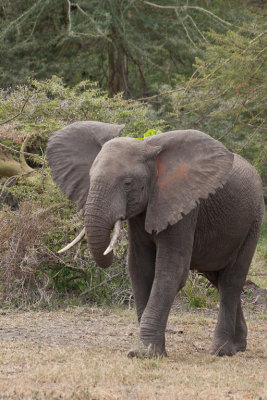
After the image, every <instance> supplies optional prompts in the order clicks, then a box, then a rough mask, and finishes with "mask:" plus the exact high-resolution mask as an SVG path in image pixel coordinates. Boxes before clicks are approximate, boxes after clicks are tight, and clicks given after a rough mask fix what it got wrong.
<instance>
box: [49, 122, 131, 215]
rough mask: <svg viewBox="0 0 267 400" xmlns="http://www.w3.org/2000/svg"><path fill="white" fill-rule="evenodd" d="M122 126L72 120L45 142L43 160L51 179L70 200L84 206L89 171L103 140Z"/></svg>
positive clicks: (114, 134) (115, 133)
mask: <svg viewBox="0 0 267 400" xmlns="http://www.w3.org/2000/svg"><path fill="white" fill-rule="evenodd" d="M123 128H124V125H113V124H105V123H103V122H95V121H81V122H75V123H73V124H71V125H69V126H67V127H65V128H63V129H60V130H59V131H57V132H55V133H54V134H53V135H52V136H51V138H50V139H49V141H48V145H47V150H46V154H47V159H48V162H49V165H50V168H51V171H52V178H53V179H54V181H55V182H56V184H57V185H58V186H59V187H60V189H61V190H62V192H63V193H64V194H66V195H67V197H68V198H69V199H70V200H73V201H78V209H81V208H83V206H84V205H85V202H86V199H87V195H88V191H89V186H90V180H89V171H90V168H91V165H92V164H93V161H94V159H95V158H96V156H97V154H98V153H99V151H100V150H101V147H102V146H103V144H104V143H105V142H107V141H108V140H110V139H113V138H115V137H116V136H119V134H120V132H121V130H122V129H123Z"/></svg>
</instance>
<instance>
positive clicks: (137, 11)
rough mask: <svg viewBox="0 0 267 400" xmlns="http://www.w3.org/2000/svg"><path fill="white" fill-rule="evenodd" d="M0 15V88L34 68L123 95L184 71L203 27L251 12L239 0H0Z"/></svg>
mask: <svg viewBox="0 0 267 400" xmlns="http://www.w3.org/2000/svg"><path fill="white" fill-rule="evenodd" d="M240 5H241V7H240ZM0 17H2V18H0V21H1V22H0V38H1V40H0V58H1V61H2V63H1V68H0V76H2V80H1V86H2V87H8V86H9V85H12V86H14V85H15V84H18V83H21V82H23V83H24V82H25V80H26V78H27V77H28V76H29V75H30V74H31V73H32V72H34V74H35V76H36V78H37V79H46V78H49V77H51V75H58V76H60V77H63V78H64V80H65V81H66V82H67V83H68V84H69V85H71V86H73V85H76V84H77V83H79V82H80V81H83V80H84V79H86V80H88V79H89V80H93V81H94V80H95V81H98V82H99V83H100V85H101V87H102V88H104V89H107V90H108V91H109V95H110V96H113V95H114V94H116V93H118V92H120V91H123V92H124V94H125V96H126V97H136V96H147V95H148V94H149V93H151V92H152V91H155V90H157V89H158V87H159V86H160V85H162V84H171V85H172V83H173V79H175V76H176V75H177V74H183V75H187V76H189V75H190V74H191V73H192V71H193V68H192V64H193V61H194V58H195V56H196V55H200V54H201V49H202V44H203V43H205V42H206V41H207V40H208V37H207V35H206V33H207V32H208V30H209V29H210V28H213V29H216V31H217V32H223V31H225V30H227V29H232V28H233V27H234V25H235V24H236V23H238V24H239V22H240V20H246V19H248V18H251V16H250V13H249V11H248V10H247V8H246V7H242V1H240V0H238V1H237V0H228V1H221V0H213V1H212V2H207V1H206V0H200V1H198V2H197V6H195V2H194V1H191V0H190V1H188V0H182V1H176V0H174V1H169V0H163V1H160V2H159V3H157V2H151V1H144V0H138V1H130V2H129V1H128V0H90V1H87V0H79V1H77V2H74V1H71V0H45V1H44V0H26V1H23V2H22V1H20V0H3V1H2V2H1V6H0Z"/></svg>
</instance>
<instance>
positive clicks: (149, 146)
mask: <svg viewBox="0 0 267 400" xmlns="http://www.w3.org/2000/svg"><path fill="white" fill-rule="evenodd" d="M122 129H123V126H120V125H111V124H104V123H100V122H89V121H85V122H77V123H74V124H72V125H70V126H67V127H66V128H64V129H61V130H60V131H57V132H56V133H55V134H54V135H52V137H51V138H50V140H49V143H48V148H47V157H48V161H49V164H50V167H51V170H52V176H53V179H54V180H55V182H56V183H57V185H58V186H59V187H60V188H61V189H62V191H63V192H64V193H65V194H66V195H67V196H68V197H69V198H70V199H71V200H75V201H77V202H78V206H79V208H80V209H83V211H84V225H85V232H86V237H87V242H88V246H89V249H90V250H91V252H92V254H93V257H94V259H95V261H96V263H97V264H98V265H99V266H100V267H102V268H107V267H108V266H110V265H111V263H112V248H113V246H114V243H112V244H111V245H110V246H109V241H110V232H111V230H112V229H113V227H114V226H115V227H116V230H118V228H119V225H120V221H121V220H125V219H127V220H128V226H129V232H128V235H129V255H128V266H129V273H130V277H131V282H132V287H133V292H134V298H135V303H136V309H137V316H138V320H139V323H140V340H141V344H142V347H141V354H142V355H143V356H146V355H149V356H150V355H162V354H166V350H165V328H166V324H167V319H168V315H169V311H170V308H171V305H172V303H173V300H174V297H175V295H176V293H177V292H178V291H179V290H180V289H181V288H182V287H183V285H184V283H185V281H186V278H187V276H188V272H189V269H190V268H194V269H197V270H198V271H201V272H202V273H203V274H204V275H205V276H206V277H207V278H208V279H209V280H210V281H211V282H212V283H213V284H214V285H215V286H216V287H217V288H218V290H219V293H220V310H219V316H218V323H217V326H216V330H215V334H214V339H213V344H212V347H211V352H212V353H216V354H219V355H229V356H230V355H233V354H235V353H236V352H237V351H244V350H245V348H246V337H247V327H246V322H245V319H244V315H243V312H242V308H241V301H240V294H241V290H242V287H243V284H244V283H245V279H246V275H247V272H248V269H249V266H250V263H251V260H252V257H253V254H254V251H255V248H256V244H257V241H258V237H259V233H260V227H261V223H262V219H263V214H264V203H263V194H262V184H261V180H260V178H259V175H258V174H257V172H256V170H255V169H254V168H253V167H252V166H251V165H250V164H249V163H248V162H247V161H246V160H244V159H243V158H242V157H240V156H238V155H236V154H233V153H231V152H230V151H228V150H227V149H226V148H225V147H224V146H223V145H222V144H221V143H220V142H218V141H216V140H214V139H213V138H211V137H210V136H208V135H206V134H204V133H202V132H199V131H196V130H178V131H172V132H166V133H162V134H160V135H156V136H153V137H150V138H146V139H144V140H137V139H133V138H125V137H121V138H120V137H118V136H119V134H120V132H121V130H122ZM116 237H117V233H116ZM107 248H108V249H107ZM106 249H107V250H106ZM129 355H130V356H138V355H140V350H139V349H132V350H130V352H129Z"/></svg>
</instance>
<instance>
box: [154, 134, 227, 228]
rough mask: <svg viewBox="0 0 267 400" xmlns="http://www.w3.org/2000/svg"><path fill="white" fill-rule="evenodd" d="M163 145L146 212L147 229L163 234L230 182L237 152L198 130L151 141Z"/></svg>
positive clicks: (164, 135)
mask: <svg viewBox="0 0 267 400" xmlns="http://www.w3.org/2000/svg"><path fill="white" fill-rule="evenodd" d="M147 144H148V145H153V146H160V147H161V152H160V153H159V154H158V155H157V157H156V177H155V185H154V187H153V190H152V193H151V196H150V199H149V202H148V207H147V213H146V230H147V232H149V233H152V232H153V231H154V232H157V233H158V232H161V231H162V230H164V229H166V228H167V226H168V225H173V224H175V223H176V222H178V221H179V220H180V219H182V218H183V215H186V214H188V213H189V212H190V211H191V210H192V209H193V208H195V207H196V206H197V204H198V200H199V199H205V198H207V197H208V196H209V194H211V193H215V190H216V189H217V188H219V187H222V186H223V185H224V183H225V182H226V181H227V180H228V177H229V175H230V173H231V169H232V163H233V157H234V155H233V153H231V152H230V151H228V150H227V149H226V148H225V147H224V146H223V144H222V143H220V142H218V141H217V140H215V139H213V138H211V137H210V136H208V135H206V134H205V133H202V132H200V131H195V130H186V131H172V132H166V133H163V134H160V135H157V136H153V137H151V138H149V139H147Z"/></svg>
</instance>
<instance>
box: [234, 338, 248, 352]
mask: <svg viewBox="0 0 267 400" xmlns="http://www.w3.org/2000/svg"><path fill="white" fill-rule="evenodd" d="M235 347H236V351H246V348H247V339H239V340H236V341H235Z"/></svg>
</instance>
